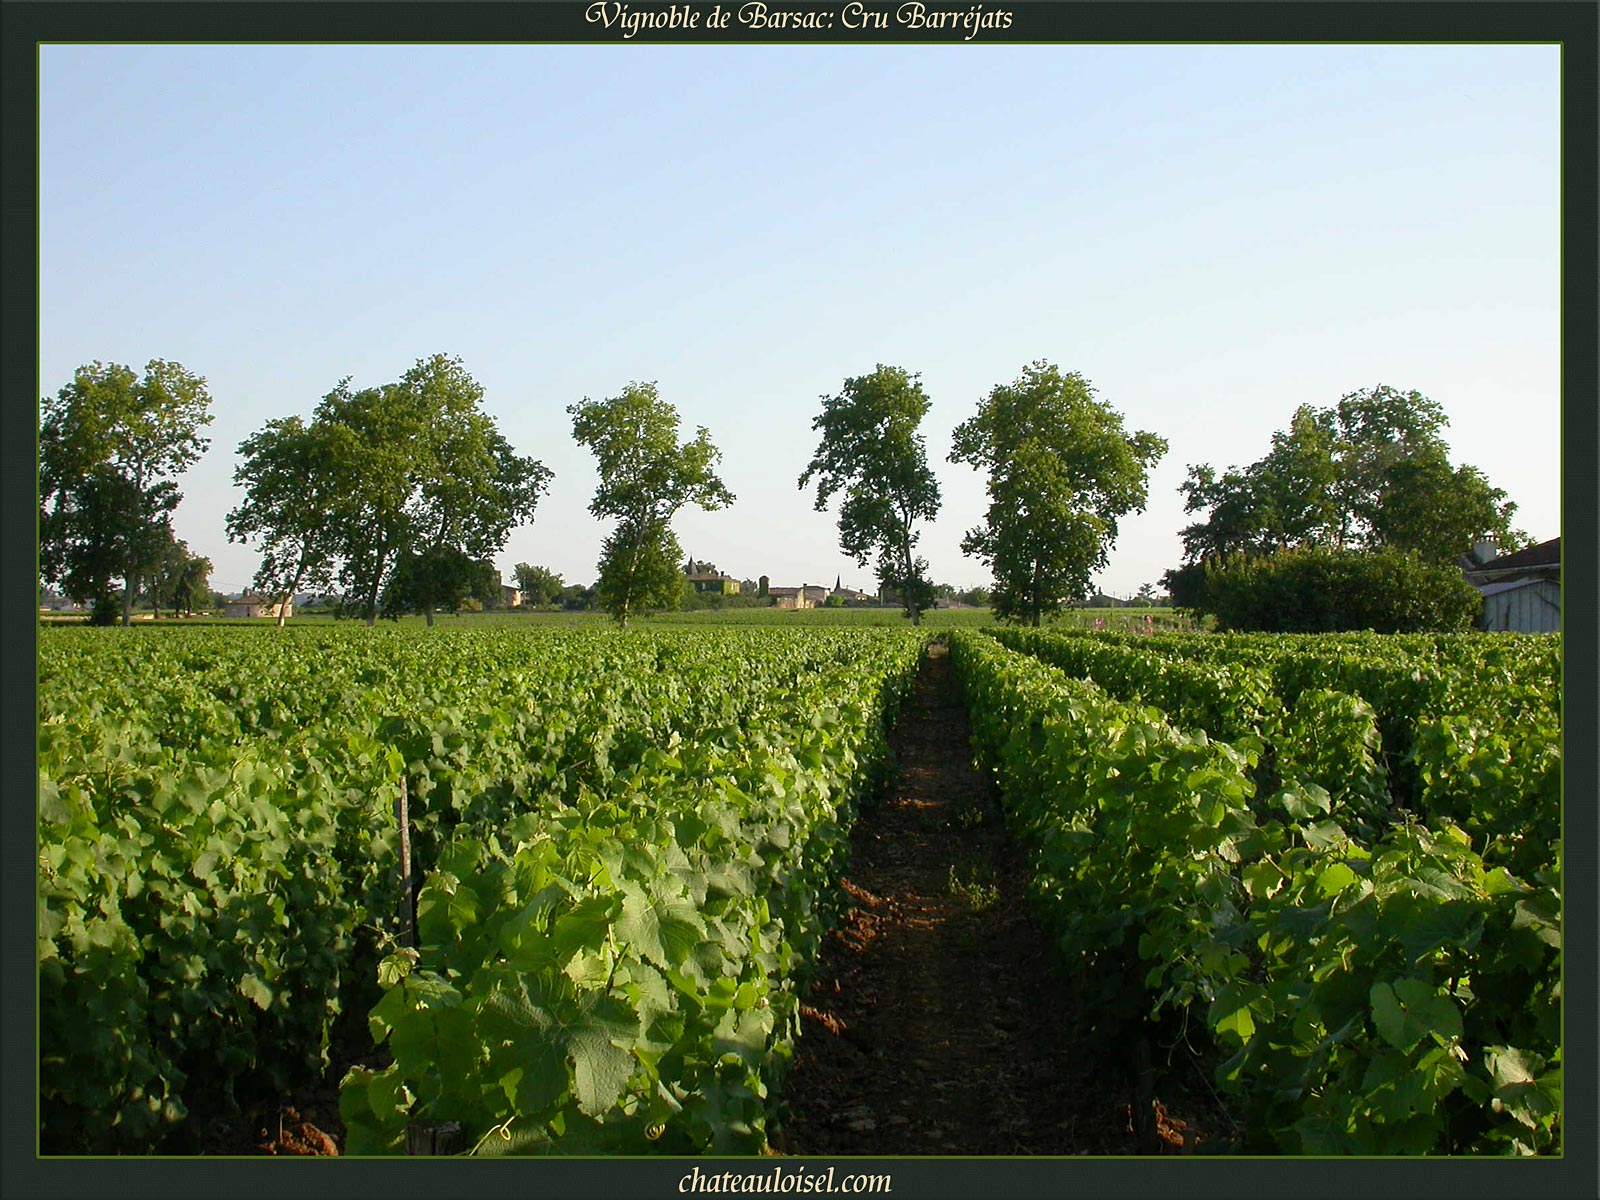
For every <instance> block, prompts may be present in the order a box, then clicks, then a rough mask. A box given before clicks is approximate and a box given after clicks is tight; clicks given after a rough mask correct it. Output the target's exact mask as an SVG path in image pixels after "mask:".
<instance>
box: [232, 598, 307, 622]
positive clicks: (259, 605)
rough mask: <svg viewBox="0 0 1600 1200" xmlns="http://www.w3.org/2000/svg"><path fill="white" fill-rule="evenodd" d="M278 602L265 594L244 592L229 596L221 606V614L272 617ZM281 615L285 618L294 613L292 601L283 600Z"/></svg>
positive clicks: (275, 617)
mask: <svg viewBox="0 0 1600 1200" xmlns="http://www.w3.org/2000/svg"><path fill="white" fill-rule="evenodd" d="M278 607H279V606H278V604H277V603H275V602H274V601H273V600H271V599H269V598H268V597H266V596H256V595H252V594H250V593H246V594H245V595H243V596H239V597H236V598H235V597H230V598H229V599H228V601H227V603H226V604H224V605H223V606H222V615H223V616H225V617H247V618H248V617H272V618H273V619H274V620H276V619H277V616H278ZM282 607H283V615H284V617H285V618H287V617H291V616H293V615H294V601H293V600H289V599H286V600H284V601H283V604H282Z"/></svg>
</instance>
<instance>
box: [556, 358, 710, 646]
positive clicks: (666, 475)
mask: <svg viewBox="0 0 1600 1200" xmlns="http://www.w3.org/2000/svg"><path fill="white" fill-rule="evenodd" d="M567 412H568V413H569V414H570V415H571V417H572V436H573V437H574V438H575V439H576V440H577V441H578V442H579V444H581V445H583V446H586V447H588V449H589V450H590V452H591V453H592V454H593V455H594V457H595V464H596V467H597V468H598V471H599V474H600V484H599V486H598V487H597V488H596V489H595V494H594V499H593V500H592V501H591V502H590V504H589V511H590V513H592V514H593V515H594V516H596V517H598V518H600V519H601V520H608V519H611V520H615V521H616V522H617V525H616V527H615V528H614V529H613V530H612V532H611V534H610V535H609V536H608V537H607V538H606V540H605V543H604V544H603V546H602V548H601V554H600V564H599V573H600V577H599V579H598V580H597V581H596V583H595V591H596V592H597V594H598V595H599V599H600V605H601V607H602V608H604V609H605V610H606V611H607V612H609V613H610V614H611V615H612V616H613V617H614V618H615V619H616V620H617V623H618V624H619V625H621V626H622V627H623V628H624V629H626V628H627V626H628V620H629V618H630V617H633V616H636V615H639V614H641V613H648V612H651V611H653V610H657V609H662V608H675V607H677V604H678V602H679V599H680V598H681V595H682V589H683V586H684V578H683V573H682V572H681V571H680V570H679V567H678V565H679V563H680V561H681V560H682V556H683V552H682V550H681V549H680V548H679V546H678V540H677V538H676V537H674V536H673V533H672V518H673V516H674V515H675V514H676V513H677V512H678V510H679V509H681V508H683V507H684V506H685V505H688V504H695V505H698V506H699V507H701V508H703V509H705V510H706V511H708V512H714V511H716V510H717V509H721V508H725V507H727V506H728V505H730V504H732V503H733V500H734V496H733V493H732V492H730V491H729V490H728V488H727V486H726V485H725V484H724V483H723V482H722V480H720V479H719V478H717V475H716V472H715V467H716V465H717V462H718V461H719V460H720V459H721V457H722V455H721V452H720V451H719V450H717V448H716V447H715V446H713V445H712V444H711V435H710V434H709V433H708V432H707V431H706V429H705V428H704V427H703V426H702V427H699V428H697V430H696V431H695V436H694V437H693V438H692V439H691V440H689V441H687V442H682V443H680V442H679V441H678V421H679V418H678V410H677V409H676V408H674V407H673V406H672V405H670V404H668V403H667V402H666V401H664V400H662V399H661V398H660V395H659V394H658V392H657V388H656V385H655V384H654V383H630V384H629V385H628V386H627V387H626V388H624V389H623V390H622V393H621V395H618V396H613V397H610V398H609V399H605V400H590V399H589V398H588V397H587V396H585V397H584V398H583V400H582V402H581V403H578V404H573V405H569V406H568V407H567Z"/></svg>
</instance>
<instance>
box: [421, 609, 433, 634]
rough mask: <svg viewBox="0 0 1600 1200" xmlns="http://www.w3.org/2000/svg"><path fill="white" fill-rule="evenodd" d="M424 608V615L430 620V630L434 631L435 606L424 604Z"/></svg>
mask: <svg viewBox="0 0 1600 1200" xmlns="http://www.w3.org/2000/svg"><path fill="white" fill-rule="evenodd" d="M422 607H423V609H424V610H425V611H424V613H423V615H424V616H425V617H426V618H427V619H428V628H429V629H432V628H433V605H431V604H424V605H423V606H422Z"/></svg>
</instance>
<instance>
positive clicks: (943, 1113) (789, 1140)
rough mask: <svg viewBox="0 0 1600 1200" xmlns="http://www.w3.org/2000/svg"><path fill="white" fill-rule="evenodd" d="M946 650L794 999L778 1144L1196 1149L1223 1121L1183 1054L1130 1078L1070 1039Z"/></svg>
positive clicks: (906, 718) (785, 1148)
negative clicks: (797, 1027) (800, 997)
mask: <svg viewBox="0 0 1600 1200" xmlns="http://www.w3.org/2000/svg"><path fill="white" fill-rule="evenodd" d="M944 649H945V648H944V647H943V646H942V645H939V644H935V645H934V646H933V647H932V653H931V654H930V656H929V657H928V659H927V660H926V661H925V663H924V666H923V670H922V674H921V677H920V678H919V680H918V683H917V687H916V690H915V693H914V694H913V696H912V697H910V698H909V699H908V702H907V704H906V706H905V708H904V709H903V711H902V713H901V715H900V720H899V722H898V727H897V729H896V730H895V733H894V736H893V738H892V744H893V745H894V748H895V753H896V757H897V760H898V765H899V772H898V780H897V782H896V783H895V784H894V785H893V786H892V788H891V790H890V792H889V794H888V795H886V796H884V797H883V799H882V800H881V802H880V803H879V804H877V805H876V806H874V807H872V808H870V809H869V810H868V811H866V812H864V813H863V814H862V816H861V818H860V821H859V823H858V825H857V828H856V832H855V835H854V839H853V845H852V855H851V860H850V867H849V870H848V873H847V877H846V879H845V880H844V887H845V890H846V891H847V892H848V894H849V895H850V897H851V899H852V901H853V906H852V908H851V910H850V911H849V912H848V914H847V915H846V917H845V919H844V920H843V922H842V923H841V925H840V926H839V927H838V928H837V929H836V930H835V931H833V932H832V933H831V934H830V935H829V936H828V938H827V940H826V942H825V943H824V946H823V950H822V954H821V956H820V959H819V963H818V969H817V973H816V976H815V978H814V980H813V983H812V986H811V989H810V994H809V996H808V999H807V1002H806V1004H805V1006H804V1007H803V1008H802V1009H801V1017H802V1021H803V1027H802V1032H801V1036H800V1038H799V1040H798V1043H797V1045H796V1052H795V1059H794V1062H793V1064H792V1067H791V1069H790V1072H789V1074H788V1077H787V1079H786V1080H785V1082H784V1085H783V1094H784V1097H785V1100H786V1112H784V1113H783V1115H782V1117H781V1129H780V1130H779V1132H778V1134H777V1135H776V1136H775V1138H774V1146H775V1148H776V1149H777V1150H778V1151H779V1152H781V1153H787V1154H822V1155H846V1154H855V1155H873V1156H892V1155H982V1156H1018V1155H1084V1154H1087V1155H1124V1154H1141V1153H1143V1154H1156V1153H1186V1152H1190V1151H1192V1150H1193V1149H1194V1147H1195V1146H1197V1145H1200V1144H1203V1143H1204V1142H1205V1141H1206V1140H1207V1139H1208V1137H1211V1136H1212V1135H1211V1133H1210V1132H1209V1131H1210V1130H1212V1129H1214V1128H1216V1127H1217V1125H1218V1123H1219V1114H1218V1113H1217V1112H1216V1111H1215V1109H1214V1103H1213V1102H1212V1101H1211V1100H1210V1098H1209V1097H1208V1096H1207V1095H1206V1089H1207V1087H1208V1085H1207V1083H1206V1081H1205V1080H1204V1079H1203V1078H1202V1077H1200V1076H1199V1074H1198V1071H1197V1070H1196V1068H1195V1065H1194V1064H1193V1063H1192V1062H1191V1061H1189V1060H1188V1058H1187V1056H1186V1055H1185V1054H1184V1053H1183V1052H1182V1051H1181V1050H1180V1052H1179V1056H1178V1057H1177V1058H1173V1057H1172V1056H1171V1055H1170V1054H1169V1052H1168V1051H1165V1050H1160V1051H1157V1052H1156V1053H1155V1055H1154V1056H1153V1057H1154V1059H1155V1061H1156V1063H1157V1064H1159V1067H1160V1069H1159V1070H1158V1069H1156V1068H1155V1067H1149V1068H1146V1069H1145V1070H1144V1071H1142V1072H1141V1070H1140V1066H1141V1064H1140V1063H1139V1061H1138V1056H1137V1055H1134V1056H1130V1055H1128V1054H1127V1053H1126V1052H1125V1051H1124V1052H1122V1053H1121V1055H1120V1056H1117V1055H1116V1052H1114V1051H1112V1050H1111V1049H1110V1048H1108V1047H1107V1046H1106V1045H1105V1044H1103V1043H1102V1042H1096V1041H1091V1040H1088V1039H1086V1038H1083V1037H1082V1036H1081V1035H1079V1034H1076V1033H1075V1032H1074V1025H1075V1022H1074V1020H1073V1011H1072V1003H1073V1002H1072V1000H1071V997H1070V989H1069V988H1068V986H1067V981H1066V980H1065V979H1064V978H1062V975H1061V973H1060V969H1059V965H1058V964H1059V956H1058V954H1057V951H1056V950H1055V948H1054V947H1053V946H1052V945H1051V944H1050V942H1049V940H1048V938H1047V937H1046V935H1045V934H1044V933H1043V932H1041V930H1040V928H1039V927H1038V925H1037V924H1036V923H1035V921H1034V918H1033V914H1032V912H1031V911H1030V902H1029V899H1028V896H1027V884H1028V873H1027V869H1026V866H1025V864H1024V862H1023V860H1022V858H1021V855H1020V852H1019V851H1018V849H1017V847H1016V845H1015V843H1014V842H1013V841H1012V840H1011V839H1010V838H1009V837H1008V835H1007V833H1006V831H1005V829H1004V825H1003V819H1002V817H1001V815H1000V808H999V802H998V796H997V794H996V791H995V788H994V785H993V782H992V781H991V780H990V779H989V778H988V777H987V776H985V775H984V774H983V773H981V772H980V771H978V770H977V769H976V768H975V767H974V766H973V763H972V755H971V750H970V738H971V730H970V725H969V722H968V719H967V712H966V708H965V706H964V704H963V702H962V697H961V694H960V688H959V684H958V683H957V681H956V679H955V676H954V671H953V669H952V667H951V665H950V660H949V657H948V655H947V654H945V653H944ZM1130 1057H1131V1058H1132V1061H1129V1059H1130ZM1141 1076H1142V1078H1141ZM1136 1114H1137V1115H1138V1117H1139V1119H1138V1120H1137V1121H1136V1120H1135V1115H1136ZM1180 1114H1181V1115H1180Z"/></svg>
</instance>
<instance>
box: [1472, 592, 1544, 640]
mask: <svg viewBox="0 0 1600 1200" xmlns="http://www.w3.org/2000/svg"><path fill="white" fill-rule="evenodd" d="M1478 590H1479V591H1480V592H1482V593H1483V619H1482V621H1481V622H1480V627H1481V628H1483V629H1487V630H1514V631H1517V632H1519V633H1559V632H1561V585H1560V584H1559V583H1557V582H1555V580H1553V579H1517V580H1512V581H1510V582H1508V583H1490V584H1485V585H1484V586H1482V587H1481V588H1479V589H1478Z"/></svg>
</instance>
